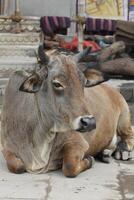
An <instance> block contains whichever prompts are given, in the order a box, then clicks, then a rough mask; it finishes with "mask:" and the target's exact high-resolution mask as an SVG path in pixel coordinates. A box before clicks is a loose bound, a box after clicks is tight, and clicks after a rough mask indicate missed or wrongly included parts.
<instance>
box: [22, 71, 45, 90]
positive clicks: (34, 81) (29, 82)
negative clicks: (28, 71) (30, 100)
mask: <svg viewBox="0 0 134 200" xmlns="http://www.w3.org/2000/svg"><path fill="white" fill-rule="evenodd" d="M41 85H42V80H41V78H40V76H39V75H38V74H37V73H34V74H32V75H31V76H29V77H28V78H27V79H26V80H25V81H24V82H23V83H22V84H21V86H20V88H19V90H20V91H22V92H28V93H36V92H38V91H39V90H40V88H41Z"/></svg>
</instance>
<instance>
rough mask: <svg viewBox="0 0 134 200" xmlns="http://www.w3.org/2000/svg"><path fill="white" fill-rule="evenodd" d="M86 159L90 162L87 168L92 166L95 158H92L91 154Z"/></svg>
mask: <svg viewBox="0 0 134 200" xmlns="http://www.w3.org/2000/svg"><path fill="white" fill-rule="evenodd" d="M86 159H87V160H88V161H89V163H90V166H89V168H91V167H93V165H94V164H95V159H94V157H93V156H88V157H87V158H86Z"/></svg>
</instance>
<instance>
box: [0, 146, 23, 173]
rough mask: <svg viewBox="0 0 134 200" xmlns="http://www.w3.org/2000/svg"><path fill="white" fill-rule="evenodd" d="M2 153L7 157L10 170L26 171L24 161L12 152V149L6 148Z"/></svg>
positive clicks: (13, 171) (15, 171)
mask: <svg viewBox="0 0 134 200" xmlns="http://www.w3.org/2000/svg"><path fill="white" fill-rule="evenodd" d="M2 153H3V155H4V157H5V160H6V162H7V167H8V169H9V171H10V172H12V173H16V174H21V173H24V172H25V171H26V169H25V166H24V164H23V162H22V161H21V159H20V158H18V157H17V156H16V155H15V154H14V153H11V152H10V151H6V150H3V151H2Z"/></svg>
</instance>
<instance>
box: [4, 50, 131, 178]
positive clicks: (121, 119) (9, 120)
mask: <svg viewBox="0 0 134 200" xmlns="http://www.w3.org/2000/svg"><path fill="white" fill-rule="evenodd" d="M85 52H86V51H85ZM39 56H40V59H41V69H40V70H39V71H38V72H36V73H33V74H32V75H30V76H29V75H28V74H26V73H24V72H16V73H14V75H13V76H12V77H11V79H10V80H9V83H8V85H7V88H6V92H5V100H4V106H3V114H2V133H1V138H2V145H3V154H4V157H5V159H6V161H7V166H8V168H9V170H10V171H11V172H14V173H22V172H24V171H28V172H33V173H41V172H47V171H50V170H56V169H58V168H61V167H62V169H63V173H64V175H65V176H68V177H75V176H76V175H78V174H79V173H80V172H82V171H84V170H86V169H89V168H90V167H91V166H92V158H91V156H95V155H97V154H98V153H99V152H103V151H104V150H105V149H107V148H111V146H114V147H115V143H116V136H117V135H119V136H120V137H121V141H120V142H119V144H118V147H117V149H116V153H115V157H116V158H118V159H124V156H123V154H124V152H127V157H126V158H125V159H129V156H130V154H129V151H132V149H133V147H134V132H133V130H132V128H131V123H130V113H129V109H128V105H127V103H126V102H125V100H124V98H123V97H122V96H121V94H119V93H118V92H117V91H116V90H114V89H112V88H111V87H109V86H107V85H105V84H101V85H98V86H96V87H91V86H95V85H97V84H99V83H101V82H103V81H104V77H102V73H100V72H97V71H95V70H86V69H84V73H83V72H82V71H81V70H80V69H81V68H82V67H81V66H79V64H76V62H74V58H73V57H72V56H65V55H52V56H50V58H48V57H47V56H45V54H44V53H43V51H42V48H41V47H40V48H39ZM82 56H84V53H83V54H82ZM82 56H80V57H79V58H78V57H77V61H78V60H79V59H80V58H81V57H82ZM84 85H85V86H86V87H90V88H85V89H84ZM19 90H20V91H19ZM22 91H23V92H22ZM93 116H94V117H95V119H96V123H95V119H94V117H93ZM95 126H96V129H95ZM112 141H114V144H113V145H112Z"/></svg>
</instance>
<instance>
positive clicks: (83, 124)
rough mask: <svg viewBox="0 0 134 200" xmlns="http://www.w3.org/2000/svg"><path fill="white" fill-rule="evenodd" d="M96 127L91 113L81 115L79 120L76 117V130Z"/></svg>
mask: <svg viewBox="0 0 134 200" xmlns="http://www.w3.org/2000/svg"><path fill="white" fill-rule="evenodd" d="M95 128H96V121H95V118H94V117H93V116H91V115H89V116H81V117H79V120H78V119H77V128H76V131H79V132H88V131H91V130H93V129H95Z"/></svg>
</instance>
